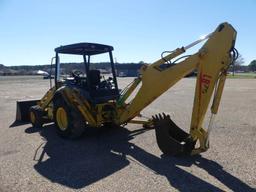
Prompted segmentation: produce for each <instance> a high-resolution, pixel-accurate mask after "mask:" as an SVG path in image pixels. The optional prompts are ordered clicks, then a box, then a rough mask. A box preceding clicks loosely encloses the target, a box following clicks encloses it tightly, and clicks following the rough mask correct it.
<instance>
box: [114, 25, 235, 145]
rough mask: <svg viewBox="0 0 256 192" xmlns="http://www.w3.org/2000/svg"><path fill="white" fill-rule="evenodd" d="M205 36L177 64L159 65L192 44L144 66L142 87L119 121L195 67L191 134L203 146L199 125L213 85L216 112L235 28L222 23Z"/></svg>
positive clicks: (132, 113) (143, 105) (201, 130)
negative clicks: (193, 50)
mask: <svg viewBox="0 0 256 192" xmlns="http://www.w3.org/2000/svg"><path fill="white" fill-rule="evenodd" d="M207 38H208V40H207V41H206V43H205V44H204V45H203V47H202V48H201V49H200V50H199V51H198V52H197V53H195V54H194V55H191V56H189V57H188V58H186V59H185V60H183V61H182V62H180V63H178V64H176V65H173V66H170V67H162V66H163V64H164V63H165V62H166V61H170V60H171V59H173V58H175V57H176V56H178V55H180V54H182V53H184V52H185V51H186V49H188V48H190V47H191V46H193V45H194V44H193V43H192V44H190V45H189V46H186V47H182V48H179V49H176V50H175V51H174V52H172V53H170V54H169V55H167V56H166V57H164V58H162V59H160V60H158V61H156V62H154V63H153V64H151V65H149V66H143V67H142V69H141V77H140V78H141V87H140V89H139V91H138V92H137V94H136V96H135V97H134V98H133V99H132V100H131V102H130V103H129V104H128V105H127V106H126V109H125V110H124V111H122V112H121V113H120V116H119V117H120V118H119V121H120V124H122V123H126V122H129V120H131V119H133V118H134V117H136V116H137V115H139V113H140V112H141V111H142V110H143V109H144V108H145V107H146V106H147V105H149V104H150V103H151V102H153V101H154V100H155V99H156V98H158V97H159V96H160V95H161V94H163V93H164V92H165V91H167V90H168V89H169V88H170V87H172V86H173V85H174V84H175V83H177V82H178V81H179V80H180V79H182V78H183V77H184V76H186V75H187V74H189V73H191V72H192V71H193V70H197V81H196V89H195V97H194V105H193V113H192V119H191V127H190V134H191V136H192V138H193V140H197V139H199V140H200V145H201V146H203V147H202V148H206V146H205V140H206V137H207V134H206V131H205V130H204V129H203V128H202V123H203V120H204V117H205V114H206V111H207V108H208V105H209V102H210V99H211V96H212V94H213V91H214V88H216V91H215V95H214V96H216V97H215V98H214V102H213V106H212V112H213V113H214V114H215V113H217V110H218V105H219V102H220V98H221V94H222V91H223V87H224V82H225V78H226V73H227V69H228V67H229V65H230V64H231V62H232V54H231V51H232V50H233V48H234V44H235V39H236V31H235V29H234V28H233V27H232V26H231V25H230V24H228V23H222V24H220V25H219V26H218V27H217V29H216V30H215V31H214V32H213V33H211V34H210V35H209V36H208V37H207ZM195 43H197V42H195ZM136 84H138V82H136ZM133 89H134V87H133ZM128 92H129V90H128ZM126 97H127V95H126ZM121 99H122V98H121Z"/></svg>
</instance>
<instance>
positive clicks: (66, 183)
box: [0, 77, 256, 192]
mask: <svg viewBox="0 0 256 192" xmlns="http://www.w3.org/2000/svg"><path fill="white" fill-rule="evenodd" d="M131 80H132V78H120V79H119V82H120V87H123V86H124V85H126V84H128V83H129V82H130V81H131ZM194 84H195V79H190V78H189V79H183V80H182V81H180V82H179V83H178V84H176V85H175V86H174V87H173V88H172V89H171V90H169V91H168V92H166V93H165V94H163V95H162V96H161V97H160V98H159V99H158V100H157V101H155V102H154V103H152V104H151V105H150V106H149V107H148V108H146V109H145V110H144V111H143V114H144V115H146V116H151V115H153V114H156V113H159V112H166V113H168V114H170V115H171V117H172V118H173V119H174V121H175V122H176V123H177V124H178V125H179V126H180V127H182V128H184V129H185V130H188V127H189V124H190V118H191V109H192V103H193V94H194ZM48 87H49V83H48V81H47V80H42V79H41V78H40V77H0V90H1V92H0V103H1V106H0V191H1V192H2V191H3V192H6V191H15V192H16V191H93V192H95V191H99V192H102V191H104V192H105V191H111V192H112V191H113V192H114V191H129V192H131V191H163V192H165V191H195V192H198V191H241V192H242V191H246V192H247V191H256V163H255V162H256V152H255V149H256V122H255V117H256V105H255V104H256V80H254V79H251V80H249V79H228V80H227V83H226V87H225V90H224V95H223V100H222V103H221V106H220V109H219V114H218V116H217V117H216V119H215V125H214V129H213V131H212V134H211V138H210V144H211V148H210V149H209V150H208V151H207V152H205V153H203V154H202V155H201V156H195V157H188V158H173V157H163V156H162V155H161V152H160V150H159V149H158V147H157V144H156V139H155V134H154V131H153V130H149V131H145V130H142V129H141V127H140V126H137V125H127V126H126V128H124V129H112V130H110V129H99V130H93V131H90V132H89V133H88V134H87V135H85V136H83V137H82V138H81V139H80V140H76V141H67V140H63V139H61V138H59V137H58V136H57V135H56V133H55V130H54V125H52V124H49V125H46V126H45V127H44V128H43V129H41V130H38V129H34V128H32V127H31V126H30V124H25V125H20V126H13V125H12V123H13V122H14V118H15V110H16V109H15V108H16V100H23V99H35V98H40V97H41V96H42V95H43V94H44V93H45V92H46V91H47V89H48ZM208 117H209V114H208V115H207V119H208ZM206 122H207V121H206Z"/></svg>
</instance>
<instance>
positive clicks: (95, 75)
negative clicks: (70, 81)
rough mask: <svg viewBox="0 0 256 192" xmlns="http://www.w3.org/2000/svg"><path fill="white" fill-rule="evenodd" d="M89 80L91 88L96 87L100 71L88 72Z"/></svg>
mask: <svg viewBox="0 0 256 192" xmlns="http://www.w3.org/2000/svg"><path fill="white" fill-rule="evenodd" d="M89 79H90V84H91V86H92V87H93V86H97V85H98V84H99V83H100V71H99V70H90V71H89Z"/></svg>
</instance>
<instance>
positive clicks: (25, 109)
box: [16, 100, 40, 122]
mask: <svg viewBox="0 0 256 192" xmlns="http://www.w3.org/2000/svg"><path fill="white" fill-rule="evenodd" d="M39 101H40V100H28V101H17V105H16V121H20V122H30V117H29V109H30V107H31V106H33V105H37V103H38V102H39Z"/></svg>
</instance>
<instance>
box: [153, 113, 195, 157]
mask: <svg viewBox="0 0 256 192" xmlns="http://www.w3.org/2000/svg"><path fill="white" fill-rule="evenodd" d="M153 124H154V128H155V133H156V140H157V144H158V147H159V148H160V150H161V151H162V152H163V153H164V154H166V155H174V156H178V155H189V154H191V152H192V150H193V149H194V147H195V144H196V141H193V140H192V138H191V137H190V135H189V134H188V133H186V132H185V131H183V130H182V129H180V128H179V127H178V126H177V125H176V124H175V123H174V122H173V121H172V120H171V118H170V116H169V115H165V114H159V115H155V116H153Z"/></svg>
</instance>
